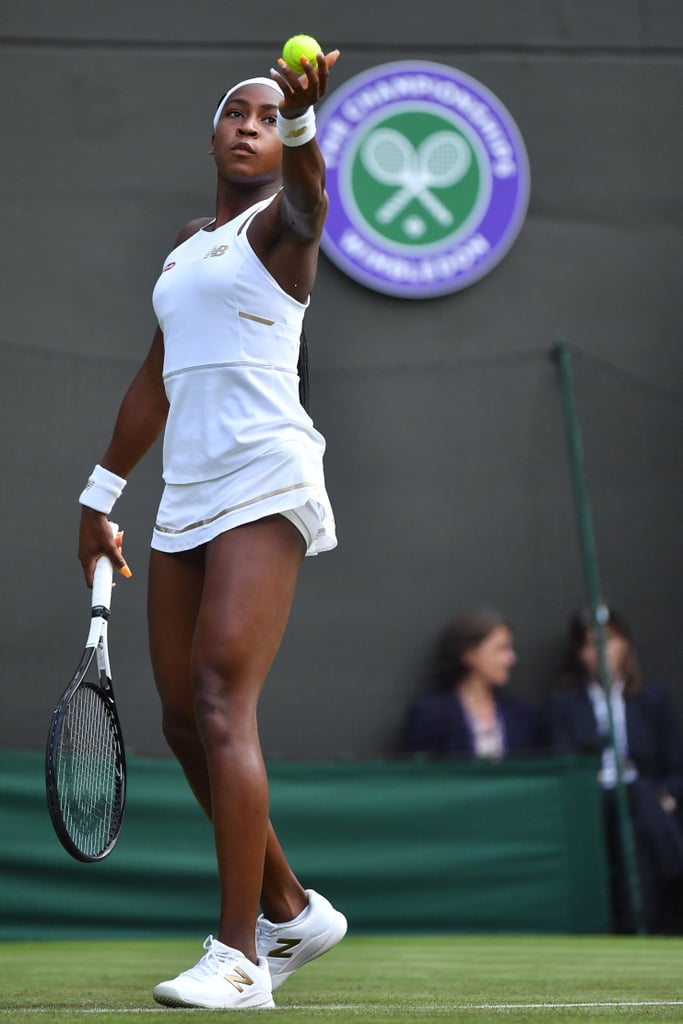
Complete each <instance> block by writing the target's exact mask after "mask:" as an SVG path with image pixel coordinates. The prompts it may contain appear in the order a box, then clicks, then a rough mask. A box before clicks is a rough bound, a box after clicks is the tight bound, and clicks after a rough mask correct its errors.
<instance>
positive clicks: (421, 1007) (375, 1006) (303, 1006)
mask: <svg viewBox="0 0 683 1024" xmlns="http://www.w3.org/2000/svg"><path fill="white" fill-rule="evenodd" d="M645 1006H653V1007H656V1006H662V1007H663V1006H683V999H638V1000H619V1001H615V1002H609V1001H604V1002H592V1003H414V1004H413V1005H409V1006H406V1005H403V1006H402V1007H401V1012H404V1013H425V1012H427V1013H429V1012H430V1011H432V1010H436V1011H439V1010H443V1011H448V1012H452V1011H453V1010H456V1011H459V1012H463V1011H467V1010H583V1009H585V1010H596V1009H626V1008H641V1007H645ZM276 1009H278V1010H281V1011H282V1012H283V1013H284V1012H286V1011H287V1010H308V1011H310V1012H311V1013H319V1012H321V1011H323V1012H330V1011H333V1010H351V1011H353V1012H356V1013H357V1012H358V1011H365V1012H367V1013H372V1012H377V1011H379V1012H380V1013H381V1012H384V1011H385V1010H386V1011H387V1012H393V1011H395V1009H396V1008H395V1007H393V1006H392V1005H391V1004H382V1003H316V1004H311V1003H290V1004H288V1005H284V1006H279V1007H276ZM160 1011H161V1012H163V1014H164V1016H166V1015H167V1014H170V1013H174V1012H177V1013H186V1012H187V1009H186V1008H184V1007H182V1006H175V1007H159V1006H137V1007H110V1006H109V1007H83V1008H82V1009H79V1008H77V1007H72V1006H64V1007H58V1008H57V1007H54V1006H34V1007H30V1006H23V1007H20V1008H16V1009H11V1008H10V1007H0V1014H2V1013H56V1014H59V1013H70V1014H73V1016H77V1015H79V1014H86V1013H90V1014H92V1013H159V1012H160ZM379 1019H380V1018H378V1020H379Z"/></svg>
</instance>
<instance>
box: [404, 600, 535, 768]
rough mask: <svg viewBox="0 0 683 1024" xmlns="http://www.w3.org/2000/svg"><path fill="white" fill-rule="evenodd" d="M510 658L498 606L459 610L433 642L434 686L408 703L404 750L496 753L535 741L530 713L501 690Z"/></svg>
mask: <svg viewBox="0 0 683 1024" xmlns="http://www.w3.org/2000/svg"><path fill="white" fill-rule="evenodd" d="M516 660H517V655H516V654H515V650H514V647H513V635H512V631H511V629H510V627H509V626H508V625H507V624H506V622H505V621H504V620H503V618H502V617H501V616H500V615H499V614H498V612H496V611H490V610H488V609H483V608H481V609H480V608H475V609H472V610H469V611H464V612H462V613H461V614H459V615H458V616H457V617H456V618H455V619H453V621H452V622H451V623H450V624H449V625H448V626H447V627H446V629H445V630H444V632H443V634H442V636H441V638H440V640H439V642H438V645H437V649H436V653H435V663H434V668H433V676H434V683H435V692H433V693H430V694H428V695H426V696H423V697H421V698H419V699H418V700H417V701H416V702H415V703H414V704H413V706H412V707H411V708H410V709H409V712H408V716H407V721H406V726H405V735H404V741H403V749H404V751H405V752H407V753H428V754H438V755H442V756H447V755H454V754H461V755H465V756H468V757H471V758H492V759H500V758H503V757H507V756H508V755H509V754H511V753H518V752H522V751H528V750H533V749H534V748H536V747H538V745H539V744H538V729H537V723H536V717H535V714H534V713H533V712H532V711H531V709H530V708H528V707H527V706H526V705H525V704H524V703H523V702H522V701H520V700H519V699H518V698H517V697H514V696H513V695H512V694H510V693H507V692H506V690H505V687H506V685H507V683H508V680H509V678H510V672H511V670H512V666H513V665H514V664H515V662H516Z"/></svg>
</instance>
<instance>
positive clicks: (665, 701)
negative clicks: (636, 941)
mask: <svg viewBox="0 0 683 1024" xmlns="http://www.w3.org/2000/svg"><path fill="white" fill-rule="evenodd" d="M606 615H607V621H606V624H605V660H606V667H607V670H608V673H609V679H610V705H611V716H610V710H609V708H608V705H607V695H606V692H605V687H604V685H603V684H602V681H600V671H599V662H598V648H597V643H596V636H595V629H594V626H593V614H592V611H591V610H590V609H580V610H578V611H577V612H575V613H574V614H573V615H572V617H571V619H570V622H569V629H568V634H567V642H566V650H565V654H564V660H563V663H562V668H561V676H560V681H559V685H558V686H557V687H556V688H555V689H554V690H553V691H552V692H551V693H550V694H549V696H548V699H547V704H546V714H545V725H546V730H547V740H548V745H549V747H550V749H551V750H552V751H554V752H555V753H558V754H568V753H583V754H593V755H595V757H596V761H597V772H598V781H599V783H600V786H601V788H602V791H603V796H604V811H605V823H606V842H607V853H608V858H609V866H610V875H611V884H612V901H613V914H614V929H615V931H618V932H632V931H634V930H635V928H636V925H637V922H636V920H635V918H634V913H633V909H632V900H631V898H630V887H629V880H628V874H627V870H626V867H625V862H624V856H623V850H622V842H621V832H620V826H619V818H618V805H617V797H616V785H617V764H616V759H617V758H618V759H619V763H620V765H621V775H622V779H623V783H624V785H625V787H626V791H627V795H628V800H627V802H628V806H629V808H630V812H631V823H632V831H633V838H634V845H635V852H636V860H637V867H638V874H639V882H640V889H641V896H642V903H643V910H644V916H645V924H646V927H647V930H648V931H654V932H657V931H668V932H677V933H679V932H681V930H683V919H682V916H681V903H680V899H681V892H682V887H683V829H682V828H681V825H680V819H679V818H678V811H679V809H680V807H681V806H683V745H682V743H681V737H680V733H679V730H678V727H677V722H676V715H675V712H674V708H673V706H672V702H671V699H670V697H669V695H668V693H667V691H666V690H665V689H664V688H663V687H661V686H659V685H656V684H654V683H648V684H647V685H646V684H645V683H644V680H643V677H642V674H641V670H640V666H639V663H638V659H637V655H636V652H635V649H634V647H633V642H632V639H631V631H630V628H629V626H628V624H627V622H626V620H625V619H624V616H623V615H622V614H621V613H620V612H618V611H617V610H615V609H614V608H611V609H607V610H606ZM610 717H611V720H612V727H611V728H610ZM612 730H613V734H612ZM612 738H614V743H613V742H612ZM615 748H616V750H615Z"/></svg>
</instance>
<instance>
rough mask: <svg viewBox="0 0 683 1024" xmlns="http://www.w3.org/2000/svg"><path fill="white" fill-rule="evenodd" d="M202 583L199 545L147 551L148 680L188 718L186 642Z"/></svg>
mask: <svg viewBox="0 0 683 1024" xmlns="http://www.w3.org/2000/svg"><path fill="white" fill-rule="evenodd" d="M203 585H204V549H203V548H195V549H193V550H191V551H181V552H177V553H175V554H167V553H166V552H163V551H155V550H152V551H151V554H150V562H149V588H148V597H147V619H148V631H149V647H150V655H151V659H152V668H153V671H154V680H155V683H156V686H157V689H158V691H159V695H160V696H161V699H162V703H163V704H164V706H165V707H166V708H167V709H168V710H170V709H172V708H173V709H174V710H175V711H176V712H178V713H182V712H183V710H184V711H185V712H186V713H187V715H188V716H190V717H191V718H193V717H194V711H193V695H192V647H193V643H194V634H195V629H196V625H197V617H198V614H199V608H200V605H201V600H202V589H203Z"/></svg>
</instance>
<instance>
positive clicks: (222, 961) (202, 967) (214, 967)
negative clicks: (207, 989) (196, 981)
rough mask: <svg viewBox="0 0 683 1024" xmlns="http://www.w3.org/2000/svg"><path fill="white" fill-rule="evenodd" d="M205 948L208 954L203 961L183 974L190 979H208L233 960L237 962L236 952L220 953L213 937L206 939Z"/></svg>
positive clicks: (209, 936) (208, 936)
mask: <svg viewBox="0 0 683 1024" xmlns="http://www.w3.org/2000/svg"><path fill="white" fill-rule="evenodd" d="M203 948H204V949H205V950H206V953H205V954H204V956H203V957H202V958H201V960H200V961H199V962H198V963H196V964H195V965H194V967H190V969H189V970H187V971H183V974H186V975H187V976H188V977H190V978H206V977H208V976H209V975H212V974H217V973H218V972H219V971H220V970H221V969H222V968H224V967H225V965H226V964H229V963H230V962H231V960H235V959H236V956H237V954H236V952H235V951H234V950H227V951H226V952H225V953H223V952H222V951H220V952H219V951H218V948H217V944H216V942H215V940H214V937H213V935H207V937H206V938H205V939H204V944H203Z"/></svg>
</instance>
